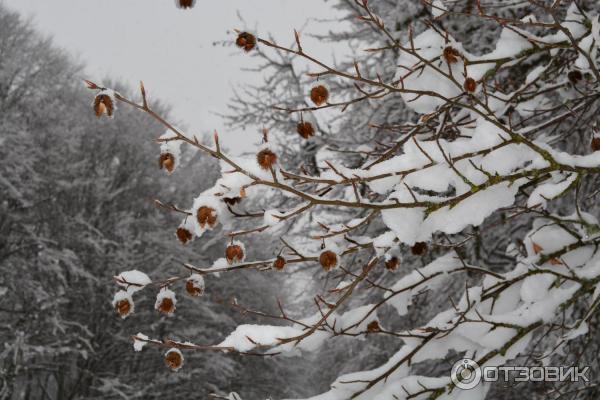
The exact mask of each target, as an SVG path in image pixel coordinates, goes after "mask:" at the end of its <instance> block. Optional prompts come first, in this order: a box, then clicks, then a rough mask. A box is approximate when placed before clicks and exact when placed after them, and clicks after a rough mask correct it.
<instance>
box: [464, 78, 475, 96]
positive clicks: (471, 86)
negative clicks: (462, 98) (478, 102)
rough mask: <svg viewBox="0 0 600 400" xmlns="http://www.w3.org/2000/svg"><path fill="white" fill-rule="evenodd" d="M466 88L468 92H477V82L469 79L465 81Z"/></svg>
mask: <svg viewBox="0 0 600 400" xmlns="http://www.w3.org/2000/svg"><path fill="white" fill-rule="evenodd" d="M464 88H465V90H466V91H467V92H469V93H473V92H475V89H477V82H476V81H475V79H473V78H470V77H467V79H465V84H464Z"/></svg>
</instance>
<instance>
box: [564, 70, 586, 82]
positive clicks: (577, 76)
mask: <svg viewBox="0 0 600 400" xmlns="http://www.w3.org/2000/svg"><path fill="white" fill-rule="evenodd" d="M567 78H569V82H571V83H572V84H573V85H576V84H577V83H579V81H581V80H582V79H583V74H582V73H581V71H579V70H576V69H574V70H573V71H569V73H568V74H567Z"/></svg>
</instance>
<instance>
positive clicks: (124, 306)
mask: <svg viewBox="0 0 600 400" xmlns="http://www.w3.org/2000/svg"><path fill="white" fill-rule="evenodd" d="M112 305H113V307H114V309H115V311H116V312H117V313H118V314H119V315H120V316H121V318H123V319H125V318H127V317H128V316H129V314H131V313H133V309H134V305H133V298H132V297H131V294H130V293H128V292H126V291H124V290H120V291H118V292H117V293H115V297H114V298H113V301H112Z"/></svg>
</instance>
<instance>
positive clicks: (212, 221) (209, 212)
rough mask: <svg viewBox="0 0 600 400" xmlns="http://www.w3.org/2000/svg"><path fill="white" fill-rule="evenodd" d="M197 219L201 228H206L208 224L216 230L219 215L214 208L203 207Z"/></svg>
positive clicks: (197, 214)
mask: <svg viewBox="0 0 600 400" xmlns="http://www.w3.org/2000/svg"><path fill="white" fill-rule="evenodd" d="M196 218H197V219H198V223H199V224H200V227H201V228H204V227H205V226H206V225H207V224H208V226H210V227H211V228H214V227H215V225H216V224H217V213H216V211H215V209H214V208H211V207H207V206H202V207H200V208H199V209H198V211H196Z"/></svg>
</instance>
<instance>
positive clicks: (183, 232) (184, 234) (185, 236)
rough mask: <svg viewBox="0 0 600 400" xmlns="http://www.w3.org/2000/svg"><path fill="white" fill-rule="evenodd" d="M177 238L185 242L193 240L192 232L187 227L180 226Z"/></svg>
mask: <svg viewBox="0 0 600 400" xmlns="http://www.w3.org/2000/svg"><path fill="white" fill-rule="evenodd" d="M176 233H177V239H179V241H180V242H181V243H183V244H186V243H187V242H189V241H190V240H192V232H190V231H188V230H187V229H185V228H182V227H179V228H177V232H176Z"/></svg>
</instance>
